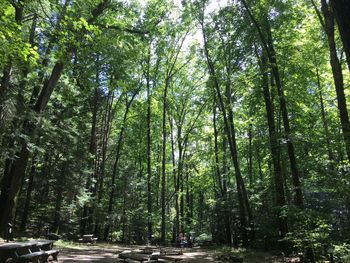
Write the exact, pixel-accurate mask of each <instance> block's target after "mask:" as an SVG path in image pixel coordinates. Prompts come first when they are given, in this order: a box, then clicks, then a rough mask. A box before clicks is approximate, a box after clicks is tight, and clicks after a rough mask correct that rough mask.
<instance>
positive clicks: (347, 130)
mask: <svg viewBox="0 0 350 263" xmlns="http://www.w3.org/2000/svg"><path fill="white" fill-rule="evenodd" d="M321 5H322V7H321V10H322V13H323V16H324V30H325V32H326V35H327V39H328V47H329V54H330V63H331V67H332V73H333V80H334V85H335V91H336V94H337V102H338V110H339V117H340V123H341V128H342V132H343V138H344V142H345V150H346V154H347V157H348V160H349V162H350V122H349V115H348V110H347V107H346V97H345V92H344V80H343V73H342V67H341V64H340V61H339V58H338V55H337V48H336V43H335V39H334V16H333V13H332V10H331V8H330V7H329V5H328V4H327V1H326V0H321Z"/></svg>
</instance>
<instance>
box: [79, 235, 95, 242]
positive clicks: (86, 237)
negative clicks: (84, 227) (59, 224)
mask: <svg viewBox="0 0 350 263" xmlns="http://www.w3.org/2000/svg"><path fill="white" fill-rule="evenodd" d="M79 241H80V242H85V243H96V241H97V237H94V235H92V234H89V235H83V236H82V238H79Z"/></svg>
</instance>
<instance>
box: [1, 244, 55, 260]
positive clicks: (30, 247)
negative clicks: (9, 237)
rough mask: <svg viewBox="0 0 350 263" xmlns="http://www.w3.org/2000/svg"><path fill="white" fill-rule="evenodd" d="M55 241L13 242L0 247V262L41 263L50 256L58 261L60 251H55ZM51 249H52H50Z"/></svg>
mask: <svg viewBox="0 0 350 263" xmlns="http://www.w3.org/2000/svg"><path fill="white" fill-rule="evenodd" d="M53 242H54V240H38V241H35V240H33V241H27V242H12V243H6V244H1V245H0V262H1V263H3V262H39V261H47V260H48V258H49V257H50V256H52V257H53V259H54V260H56V261H58V258H57V256H58V253H59V251H58V250H53V249H52V246H53ZM48 248H50V249H48Z"/></svg>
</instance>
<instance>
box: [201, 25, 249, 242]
mask: <svg viewBox="0 0 350 263" xmlns="http://www.w3.org/2000/svg"><path fill="white" fill-rule="evenodd" d="M201 25H202V32H203V39H204V52H205V56H206V60H207V64H208V69H209V73H210V75H211V77H212V79H213V85H214V88H215V90H216V94H217V96H218V100H219V103H220V106H221V110H222V114H223V117H224V125H225V129H226V131H227V132H226V135H227V138H228V142H229V148H230V153H231V160H232V163H233V166H234V169H235V174H236V183H237V193H238V202H239V207H240V223H241V233H242V240H243V244H244V246H247V245H248V234H247V227H248V222H247V219H248V210H249V204H247V203H245V201H246V200H248V199H247V198H245V197H244V195H245V194H246V191H245V186H244V181H243V178H242V175H241V171H240V168H239V162H238V157H237V146H236V141H235V134H234V126H233V122H232V117H233V115H232V110H231V114H230V116H228V115H227V113H226V105H225V103H224V100H223V98H222V95H221V91H220V85H219V81H218V79H217V76H216V72H215V67H214V64H213V62H212V60H211V58H210V56H209V50H208V43H207V37H206V34H205V30H204V24H203V21H201Z"/></svg>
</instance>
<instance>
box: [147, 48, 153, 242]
mask: <svg viewBox="0 0 350 263" xmlns="http://www.w3.org/2000/svg"><path fill="white" fill-rule="evenodd" d="M150 60H151V43H150V44H149V48H148V58H147V72H146V74H147V75H146V76H147V77H146V86H147V230H148V239H149V241H150V240H151V238H152V234H153V224H152V212H153V211H152V162H151V161H152V160H151V159H152V156H151V145H152V139H151V106H152V105H151V85H150V66H151V65H150V63H151V61H150Z"/></svg>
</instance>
